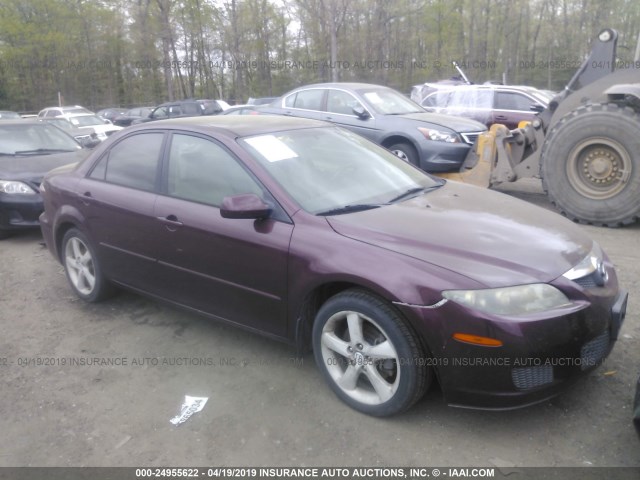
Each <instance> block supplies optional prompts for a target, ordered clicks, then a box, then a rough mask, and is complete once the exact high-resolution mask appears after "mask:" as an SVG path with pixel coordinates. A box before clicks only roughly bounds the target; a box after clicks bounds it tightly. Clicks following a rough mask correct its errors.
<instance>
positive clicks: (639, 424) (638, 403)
mask: <svg viewBox="0 0 640 480" xmlns="http://www.w3.org/2000/svg"><path fill="white" fill-rule="evenodd" d="M633 424H634V425H635V427H636V432H638V437H640V377H638V383H637V384H636V397H635V400H634V402H633Z"/></svg>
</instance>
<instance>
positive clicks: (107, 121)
mask: <svg viewBox="0 0 640 480" xmlns="http://www.w3.org/2000/svg"><path fill="white" fill-rule="evenodd" d="M104 123H106V124H107V125H113V123H112V122H111V120H108V119H105V120H104Z"/></svg>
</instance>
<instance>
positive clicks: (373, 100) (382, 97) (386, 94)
mask: <svg viewBox="0 0 640 480" xmlns="http://www.w3.org/2000/svg"><path fill="white" fill-rule="evenodd" d="M357 92H358V93H359V94H360V95H362V96H363V97H364V99H365V100H366V101H367V104H368V105H369V106H371V108H372V109H373V110H374V111H375V112H377V113H379V114H381V115H403V114H405V113H422V112H424V109H423V108H422V107H421V106H420V105H418V104H417V103H415V102H414V101H413V100H410V99H408V98H407V97H404V96H402V95H401V94H399V93H398V92H396V91H395V90H391V89H390V88H366V89H360V90H357Z"/></svg>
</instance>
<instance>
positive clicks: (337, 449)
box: [0, 182, 640, 466]
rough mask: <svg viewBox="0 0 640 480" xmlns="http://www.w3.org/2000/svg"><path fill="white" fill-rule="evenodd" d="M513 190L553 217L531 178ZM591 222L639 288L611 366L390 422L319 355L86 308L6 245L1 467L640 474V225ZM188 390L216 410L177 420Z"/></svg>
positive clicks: (43, 260) (20, 247)
mask: <svg viewBox="0 0 640 480" xmlns="http://www.w3.org/2000/svg"><path fill="white" fill-rule="evenodd" d="M504 190H505V191H509V192H511V193H512V194H513V195H516V196H519V197H523V198H525V199H527V200H529V201H533V202H536V203H538V204H540V205H543V206H546V207H547V208H549V206H548V204H547V203H546V200H545V197H544V196H542V195H541V193H540V189H539V185H538V184H536V183H535V182H533V183H532V182H528V183H522V184H520V183H519V184H517V185H516V186H513V187H509V188H505V189H504ZM584 228H585V229H586V230H587V231H588V232H589V233H590V234H591V235H592V236H593V237H594V238H595V239H596V240H597V241H598V242H600V244H601V245H602V246H603V247H604V248H605V250H606V251H607V252H608V254H609V256H610V257H611V258H612V260H613V261H614V263H615V264H616V265H617V268H618V274H619V277H620V281H621V283H622V285H623V286H624V287H625V288H626V289H628V290H629V291H630V293H631V296H630V301H629V306H628V315H627V319H626V322H625V324H624V326H623V328H622V331H621V336H620V339H619V342H618V344H617V346H616V348H615V350H614V351H613V353H612V355H611V356H610V357H609V358H608V359H607V361H606V362H605V364H604V365H602V366H601V367H600V368H599V369H597V370H596V371H595V372H593V373H592V374H591V375H589V376H588V377H587V378H585V379H584V380H583V381H581V382H580V383H579V384H578V385H577V386H575V387H574V388H573V389H571V390H569V391H567V392H565V393H564V394H563V395H561V396H560V397H557V398H556V399H554V400H552V401H549V402H547V403H544V404H541V405H537V406H534V407H530V408H527V409H524V410H517V411H510V412H482V411H471V410H461V409H454V408H450V407H447V406H445V405H444V404H443V402H442V400H441V397H440V393H439V392H438V390H437V389H432V390H431V391H430V392H429V394H428V395H427V396H426V397H425V398H424V399H423V400H422V401H421V402H420V403H419V404H418V405H417V406H416V407H414V408H413V409H412V410H410V411H409V412H408V413H406V414H404V415H401V416H399V417H395V418H392V419H385V420H381V419H375V418H370V417H367V416H364V415H361V414H358V413H356V412H354V411H352V410H350V409H349V408H348V407H346V406H345V405H343V404H342V403H341V402H340V401H338V400H337V399H336V398H335V397H334V395H333V394H332V393H331V391H330V390H329V388H328V387H326V386H325V385H324V384H323V382H322V379H321V377H320V374H319V372H318V370H317V369H316V367H315V365H314V363H313V359H312V357H311V356H307V357H305V358H304V359H302V360H301V361H298V360H296V359H295V352H294V351H293V350H292V349H290V348H289V347H287V346H284V345H281V344H279V343H276V342H274V341H271V340H267V339H264V338H261V337H258V336H256V335H253V334H250V333H246V332H243V331H240V330H236V329H233V328H230V327H226V326H222V325H219V324H216V323H213V322H211V321H208V320H206V319H203V318H200V317H198V316H194V315H190V314H186V313H184V312H182V311H178V310H175V309H173V308H169V307H166V306H164V305H162V304H159V303H157V302H154V301H150V300H147V299H145V298H142V297H139V296H136V295H133V294H129V293H122V294H120V295H118V296H117V297H115V298H114V299H112V300H109V301H107V302H105V303H101V304H98V305H87V304H84V303H83V302H81V301H79V300H77V299H76V298H75V296H74V295H73V294H72V291H71V289H70V288H69V287H68V285H67V282H66V278H65V276H64V273H63V270H62V267H61V266H60V265H59V264H58V263H56V262H55V261H54V260H53V258H52V257H51V256H50V255H49V253H48V251H47V250H46V249H45V248H44V247H43V246H42V245H41V244H40V242H41V238H40V236H39V234H38V233H37V232H35V233H32V234H27V235H21V236H17V237H13V238H11V239H9V240H7V241H3V242H2V243H1V244H0V319H1V322H2V323H1V325H2V337H0V372H1V375H2V400H1V401H0V418H1V420H0V431H1V432H2V435H0V466H140V465H145V466H158V465H165V466H166V465H173V466H189V465H199V466H208V465H215V466H223V465H259V466H267V465H274V466H300V465H306V466H309V465H319V466H347V465H351V466H415V465H431V466H436V465H437V466H509V465H517V466H592V465H593V466H640V442H639V441H638V438H637V436H636V434H635V431H634V430H633V427H632V425H631V420H630V415H631V402H632V395H633V389H634V386H635V381H636V379H637V377H638V375H639V374H640V296H639V295H638V294H637V292H638V290H639V287H640V248H638V243H639V241H640V225H637V226H635V227H631V228H625V229H614V230H611V229H602V228H595V227H584ZM38 359H39V360H38ZM94 359H97V360H94ZM105 359H108V360H110V361H111V362H112V363H117V362H120V365H114V366H104V365H100V364H91V365H88V364H89V363H91V362H93V361H98V362H101V361H103V360H105ZM72 362H73V363H74V364H72ZM38 363H40V364H38ZM43 363H44V364H43ZM81 363H84V364H81ZM185 395H193V396H205V397H209V401H208V403H207V404H206V406H205V408H204V410H203V411H202V412H200V413H197V414H195V415H194V416H193V417H191V418H190V419H189V420H188V421H187V422H186V423H184V424H182V425H180V426H178V427H175V426H173V425H172V424H171V423H169V419H170V418H171V417H173V416H174V415H176V414H177V413H178V411H179V408H180V405H181V403H182V400H183V398H184V396H185Z"/></svg>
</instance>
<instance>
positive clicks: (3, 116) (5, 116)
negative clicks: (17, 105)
mask: <svg viewBox="0 0 640 480" xmlns="http://www.w3.org/2000/svg"><path fill="white" fill-rule="evenodd" d="M20 118H22V117H21V116H20V115H19V114H18V113H17V112H11V111H9V110H0V120H18V119H20Z"/></svg>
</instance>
